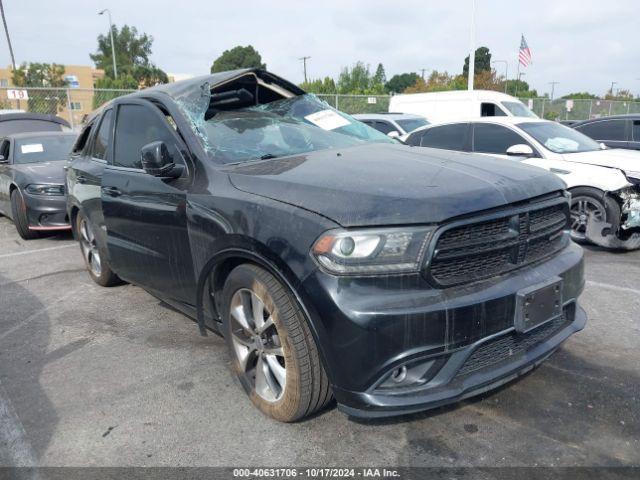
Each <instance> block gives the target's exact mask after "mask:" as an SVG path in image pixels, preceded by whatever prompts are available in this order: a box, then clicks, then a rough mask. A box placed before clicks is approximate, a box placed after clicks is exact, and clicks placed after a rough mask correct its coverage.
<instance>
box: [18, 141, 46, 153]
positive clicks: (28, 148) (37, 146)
mask: <svg viewBox="0 0 640 480" xmlns="http://www.w3.org/2000/svg"><path fill="white" fill-rule="evenodd" d="M20 151H21V152H22V153H40V152H44V148H43V147H42V144H41V143H29V144H27V145H20Z"/></svg>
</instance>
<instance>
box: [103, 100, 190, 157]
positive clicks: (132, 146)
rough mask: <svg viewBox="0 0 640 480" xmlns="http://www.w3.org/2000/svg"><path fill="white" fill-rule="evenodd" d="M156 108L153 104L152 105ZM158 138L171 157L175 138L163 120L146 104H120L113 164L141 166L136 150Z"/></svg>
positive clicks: (174, 152)
mask: <svg viewBox="0 0 640 480" xmlns="http://www.w3.org/2000/svg"><path fill="white" fill-rule="evenodd" d="M153 108H156V107H153ZM156 141H162V142H164V143H165V144H166V146H167V149H168V150H169V153H170V154H171V155H173V156H174V158H175V159H177V158H179V155H175V154H176V151H177V148H176V140H175V137H174V136H173V133H172V131H171V127H170V126H169V123H167V121H166V120H164V119H163V118H162V117H161V116H160V115H158V114H156V112H155V111H154V110H152V109H151V108H150V107H145V106H143V105H133V104H131V105H128V104H125V105H120V107H119V108H118V119H117V121H116V137H115V149H114V155H113V164H114V165H117V166H119V167H127V168H142V161H141V160H140V150H141V149H142V147H144V146H145V145H146V144H148V143H151V142H156Z"/></svg>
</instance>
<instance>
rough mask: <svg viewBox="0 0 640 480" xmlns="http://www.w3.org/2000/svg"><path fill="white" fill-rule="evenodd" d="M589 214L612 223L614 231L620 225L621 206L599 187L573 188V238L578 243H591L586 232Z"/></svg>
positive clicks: (613, 231)
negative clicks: (606, 195)
mask: <svg viewBox="0 0 640 480" xmlns="http://www.w3.org/2000/svg"><path fill="white" fill-rule="evenodd" d="M589 214H592V215H593V216H594V217H595V218H597V219H598V220H603V221H605V222H606V223H609V224H610V225H611V231H612V233H615V232H616V231H617V230H618V227H619V226H620V206H619V205H618V204H617V203H616V201H615V200H614V199H612V198H609V197H605V195H604V192H602V191H601V190H598V189H597V188H591V187H577V188H574V189H572V190H571V238H572V239H573V241H574V242H577V243H583V244H584V243H591V242H589V240H588V239H587V237H586V235H585V233H586V230H587V222H588V221H589Z"/></svg>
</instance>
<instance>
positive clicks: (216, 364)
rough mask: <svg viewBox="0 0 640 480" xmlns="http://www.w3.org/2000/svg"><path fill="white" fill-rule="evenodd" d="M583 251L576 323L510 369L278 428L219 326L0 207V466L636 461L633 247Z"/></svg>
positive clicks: (637, 342) (638, 317)
mask: <svg viewBox="0 0 640 480" xmlns="http://www.w3.org/2000/svg"><path fill="white" fill-rule="evenodd" d="M586 259H587V285H586V290H585V292H584V294H583V295H582V297H581V302H582V306H583V307H584V308H585V309H586V311H587V313H588V315H589V322H588V324H587V327H586V328H585V330H584V331H582V332H580V333H578V334H576V335H575V336H573V337H572V338H570V339H569V340H568V341H567V342H566V343H565V344H564V346H563V347H562V348H561V349H560V350H559V351H558V352H557V353H556V354H555V355H553V356H552V357H551V358H550V359H549V360H548V361H547V362H546V363H544V364H543V365H542V366H541V367H539V368H538V369H536V370H534V371H533V372H531V373H530V374H528V375H526V376H525V377H523V378H522V379H520V380H518V381H516V382H512V383H510V384H508V385H507V386H505V387H503V388H501V389H499V390H498V391H495V392H493V393H489V394H485V395H483V396H481V397H478V398H475V399H471V400H468V401H465V402H462V403H460V404H456V405H453V406H450V407H446V408H441V409H437V410H433V411H430V412H426V413H423V414H417V415H411V416H405V417H400V418H392V419H386V420H377V421H360V420H358V421H356V420H352V419H349V418H348V417H347V416H345V415H344V414H342V413H340V412H339V411H338V410H337V409H336V408H335V406H332V407H331V408H329V409H328V410H325V411H324V412H322V413H320V414H318V415H316V416H314V417H313V418H311V419H309V420H306V421H303V422H301V423H297V424H281V423H278V422H276V421H273V420H271V419H269V418H267V417H265V416H264V415H262V414H261V413H260V412H259V411H258V410H256V409H255V408H254V407H253V406H252V405H251V403H250V402H249V400H248V399H247V398H246V397H245V394H244V393H243V391H242V389H241V387H240V386H239V384H238V382H236V381H235V380H234V379H233V378H232V376H231V374H230V372H229V369H228V368H227V363H228V361H229V359H228V356H227V351H226V347H225V344H224V342H223V340H222V339H221V338H220V337H218V336H216V335H213V334H210V335H209V336H208V337H201V336H199V334H198V329H197V327H196V325H195V323H194V322H192V321H191V320H190V319H188V318H186V317H184V316H183V315H181V314H180V313H177V312H175V311H174V310H172V309H171V308H170V307H168V306H167V305H165V304H163V303H162V302H161V301H159V300H158V299H156V298H154V297H152V296H151V295H149V294H147V293H146V292H144V291H143V290H142V289H140V288H138V287H136V286H132V285H124V286H119V287H114V288H109V289H106V288H102V287H99V286H98V285H95V284H94V283H93V282H92V281H91V280H90V278H89V276H88V275H87V273H86V272H85V271H84V265H83V262H82V258H81V256H80V251H79V248H78V247H77V245H76V244H75V242H74V241H73V240H72V239H71V237H70V235H62V236H52V237H48V238H43V239H38V240H32V241H28V242H27V241H23V240H21V239H20V238H19V237H18V235H17V233H16V231H15V228H14V227H13V224H12V223H11V222H10V221H8V220H7V219H5V218H2V217H0V465H4V466H16V465H46V466H134V465H135V466H143V465H145V466H219V465H224V466H229V465H234V466H286V465H298V466H300V465H309V466H311V465H315V466H376V465H377V466H385V465H395V466H452V465H455V466H533V465H547V466H551V465H553V466H573V465H581V466H582V465H584V466H591V465H606V466H615V465H640V368H639V365H640V348H639V346H640V251H638V252H632V253H623V254H620V253H609V252H605V251H602V250H597V249H592V248H589V249H586Z"/></svg>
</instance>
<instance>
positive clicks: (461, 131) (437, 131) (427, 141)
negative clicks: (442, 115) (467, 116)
mask: <svg viewBox="0 0 640 480" xmlns="http://www.w3.org/2000/svg"><path fill="white" fill-rule="evenodd" d="M467 126H468V124H466V123H454V124H451V125H443V126H441V127H433V128H430V129H428V130H425V132H424V134H423V135H422V139H421V141H420V146H422V147H431V148H443V149H446V150H462V151H464V150H465V147H466V143H467Z"/></svg>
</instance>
